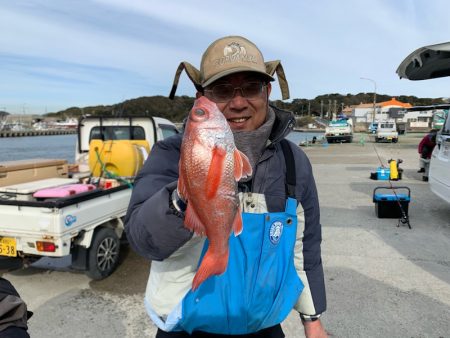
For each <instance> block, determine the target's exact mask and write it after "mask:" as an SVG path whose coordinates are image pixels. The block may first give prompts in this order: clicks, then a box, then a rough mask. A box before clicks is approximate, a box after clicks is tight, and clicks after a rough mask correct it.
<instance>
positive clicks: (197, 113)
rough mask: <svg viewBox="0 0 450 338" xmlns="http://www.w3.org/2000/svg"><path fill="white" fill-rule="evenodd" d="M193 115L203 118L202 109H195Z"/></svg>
mask: <svg viewBox="0 0 450 338" xmlns="http://www.w3.org/2000/svg"><path fill="white" fill-rule="evenodd" d="M195 115H197V116H198V117H202V116H205V112H204V110H203V109H196V110H195Z"/></svg>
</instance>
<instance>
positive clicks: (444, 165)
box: [397, 42, 450, 203]
mask: <svg viewBox="0 0 450 338" xmlns="http://www.w3.org/2000/svg"><path fill="white" fill-rule="evenodd" d="M397 74H398V75H399V76H400V78H406V79H410V80H426V79H434V78H439V77H444V76H450V42H445V43H440V44H437V45H430V46H425V47H422V48H419V49H417V50H416V51H414V52H412V53H411V54H410V55H408V56H407V57H406V58H405V60H403V62H402V63H401V64H400V66H399V67H398V69H397ZM449 115H450V114H447V116H446V119H445V122H444V125H443V127H442V129H441V131H440V132H439V133H438V135H437V137H436V143H437V145H436V147H434V150H433V154H432V155H431V161H430V173H429V182H430V188H431V191H433V192H434V193H435V194H436V195H437V196H439V197H441V198H442V199H443V200H444V201H446V202H448V203H450V117H449Z"/></svg>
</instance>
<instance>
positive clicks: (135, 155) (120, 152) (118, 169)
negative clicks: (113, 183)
mask: <svg viewBox="0 0 450 338" xmlns="http://www.w3.org/2000/svg"><path fill="white" fill-rule="evenodd" d="M149 152H150V146H149V145H148V142H147V141H145V140H117V141H115V140H110V141H102V140H92V141H91V142H90V144H89V169H90V171H91V174H92V176H94V177H107V176H108V173H109V174H112V175H115V176H123V177H133V176H136V174H137V173H138V171H139V170H140V169H141V168H142V166H143V164H144V161H145V160H146V159H147V155H148V154H149Z"/></svg>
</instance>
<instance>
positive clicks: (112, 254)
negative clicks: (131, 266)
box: [86, 228, 120, 280]
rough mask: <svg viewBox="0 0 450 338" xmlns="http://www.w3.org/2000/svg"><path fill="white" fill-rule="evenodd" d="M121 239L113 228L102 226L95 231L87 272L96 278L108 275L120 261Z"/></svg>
mask: <svg viewBox="0 0 450 338" xmlns="http://www.w3.org/2000/svg"><path fill="white" fill-rule="evenodd" d="M119 253H120V241H119V238H118V237H117V235H116V233H115V232H114V230H113V229H111V228H100V229H99V230H97V231H96V232H95V233H94V237H93V239H92V244H91V247H90V248H89V254H88V269H87V271H86V274H87V275H88V276H89V277H90V278H92V279H95V280H100V279H103V278H105V277H108V276H109V275H110V274H111V273H113V271H114V270H115V269H116V267H117V264H118V262H119Z"/></svg>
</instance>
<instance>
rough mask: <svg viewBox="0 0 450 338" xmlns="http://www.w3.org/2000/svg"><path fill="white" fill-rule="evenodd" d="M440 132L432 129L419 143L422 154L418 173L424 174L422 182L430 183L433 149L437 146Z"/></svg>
mask: <svg viewBox="0 0 450 338" xmlns="http://www.w3.org/2000/svg"><path fill="white" fill-rule="evenodd" d="M437 132H438V130H436V129H432V130H431V131H430V132H429V133H428V134H427V135H425V136H424V137H423V138H422V140H421V141H420V143H419V146H418V147H417V150H418V152H419V154H420V160H419V166H420V169H419V170H418V171H417V172H418V173H423V176H422V180H423V181H425V182H427V181H428V171H429V168H430V159H431V154H432V153H433V149H434V147H435V146H436V135H437Z"/></svg>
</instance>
